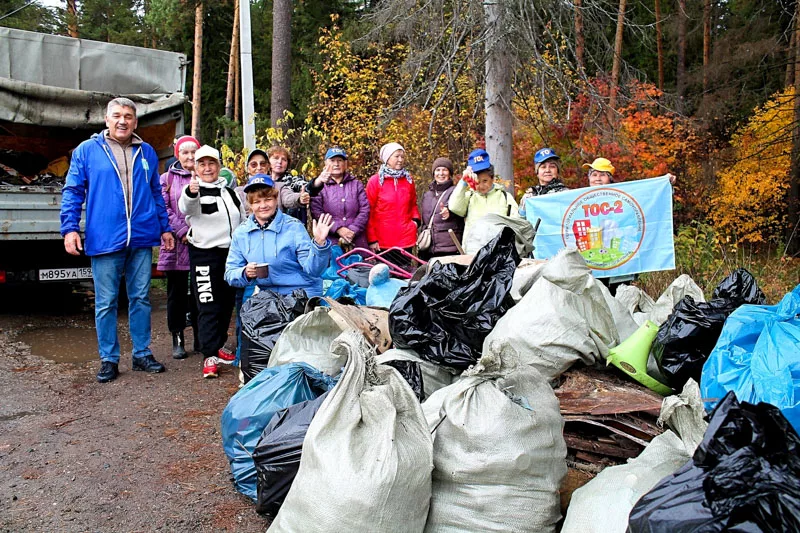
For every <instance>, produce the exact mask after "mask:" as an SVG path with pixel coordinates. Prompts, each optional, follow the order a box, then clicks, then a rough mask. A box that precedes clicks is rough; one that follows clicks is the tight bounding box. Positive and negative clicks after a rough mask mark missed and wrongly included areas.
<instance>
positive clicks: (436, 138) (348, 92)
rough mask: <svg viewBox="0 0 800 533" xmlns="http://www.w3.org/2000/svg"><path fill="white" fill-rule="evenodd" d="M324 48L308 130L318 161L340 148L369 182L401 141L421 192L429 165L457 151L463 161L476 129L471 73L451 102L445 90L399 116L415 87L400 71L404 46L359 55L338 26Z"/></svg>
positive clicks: (327, 33) (324, 34)
mask: <svg viewBox="0 0 800 533" xmlns="http://www.w3.org/2000/svg"><path fill="white" fill-rule="evenodd" d="M319 43H320V45H321V48H322V50H321V55H322V56H323V57H324V58H325V61H324V64H323V66H322V69H321V72H316V73H314V85H315V88H316V91H315V93H314V98H313V100H312V102H311V105H310V107H309V118H308V123H309V126H310V127H311V126H313V127H314V128H315V129H316V130H317V131H318V133H319V138H320V141H321V142H320V144H319V146H318V150H317V151H318V153H319V155H320V156H321V155H322V154H324V152H325V150H326V149H327V148H328V147H330V146H333V145H337V146H341V147H342V148H344V149H345V150H346V151H347V154H348V163H349V165H348V166H349V167H350V171H351V172H352V173H353V174H354V175H356V176H359V177H361V178H362V179H365V178H366V177H368V176H370V175H372V174H374V173H376V172H377V170H378V167H379V166H380V160H379V157H378V151H379V149H380V147H381V146H382V145H383V144H385V143H387V142H399V143H400V144H402V145H403V146H404V147H405V149H406V154H407V158H406V164H407V167H408V168H409V170H410V171H411V173H412V175H414V176H415V178H417V182H418V192H420V191H421V189H422V188H423V187H425V186H426V184H427V182H429V180H430V179H431V176H430V164H431V162H432V161H433V160H434V159H435V158H436V157H439V156H441V155H451V154H453V152H454V151H455V152H457V155H460V152H461V151H462V150H463V148H464V147H465V146H467V147H469V146H472V144H473V143H474V142H475V139H476V135H475V134H474V132H473V128H471V127H470V124H471V122H472V120H473V117H474V113H473V111H474V103H475V102H477V101H479V100H478V98H477V92H476V91H477V87H475V84H474V83H470V82H469V76H468V75H467V74H464V75H462V76H461V77H460V78H458V79H457V80H456V82H455V91H453V93H450V94H448V95H447V96H446V97H444V96H443V94H444V92H443V89H442V87H441V86H440V87H439V88H438V89H437V90H436V91H434V94H433V95H432V96H431V98H430V102H431V105H429V106H427V107H426V106H423V105H420V104H409V105H406V106H404V107H403V108H402V109H400V110H396V109H394V108H393V103H394V102H395V101H397V99H398V97H399V96H400V95H401V94H402V92H401V91H403V90H404V89H405V88H406V87H408V86H409V84H410V79H409V78H408V77H407V76H408V75H407V74H404V73H403V72H402V69H401V68H400V65H402V63H403V60H404V59H405V57H406V56H407V54H408V49H407V46H406V45H403V44H394V45H390V46H385V47H382V48H378V47H375V46H370V47H369V48H367V49H366V50H365V51H363V52H359V53H356V52H355V51H354V50H353V49H352V47H351V45H350V43H348V42H346V41H344V40H343V39H342V35H341V32H340V31H339V29H338V28H337V27H335V26H334V27H333V28H332V29H331V30H327V29H323V30H321V36H320V38H319ZM470 103H472V104H473V106H472V107H471V106H470ZM432 106H435V107H436V109H437V111H436V112H435V113H434V112H433V111H432ZM457 155H456V157H457Z"/></svg>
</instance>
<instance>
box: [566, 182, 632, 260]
mask: <svg viewBox="0 0 800 533" xmlns="http://www.w3.org/2000/svg"><path fill="white" fill-rule="evenodd" d="M644 230H645V220H644V213H643V212H642V208H641V207H640V206H639V204H638V203H637V202H636V200H635V199H634V198H633V197H632V196H630V195H628V194H626V193H624V192H622V191H620V190H619V189H613V188H607V187H602V188H592V189H590V190H588V191H587V192H585V193H584V194H582V195H580V196H578V197H577V198H576V199H575V201H574V202H572V203H571V204H570V206H569V207H568V208H567V211H566V212H565V213H564V219H563V220H562V222H561V237H562V239H563V240H564V245H565V246H568V247H574V248H577V249H578V251H580V254H581V255H582V256H583V258H584V259H585V260H586V264H587V265H588V266H589V268H592V269H595V270H611V269H613V268H617V267H619V266H621V265H623V264H625V263H627V262H628V261H630V259H631V258H632V257H633V256H634V255H636V252H637V251H639V247H640V246H641V245H642V240H643V239H644Z"/></svg>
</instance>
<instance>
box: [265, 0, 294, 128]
mask: <svg viewBox="0 0 800 533" xmlns="http://www.w3.org/2000/svg"><path fill="white" fill-rule="evenodd" d="M291 87H292V0H274V1H273V2H272V101H271V102H270V123H271V124H272V127H273V128H275V127H277V126H278V121H279V120H281V119H283V115H284V112H285V111H288V110H289V106H290V105H291V103H292V102H291Z"/></svg>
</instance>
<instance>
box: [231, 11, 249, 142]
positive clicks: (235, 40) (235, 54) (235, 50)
mask: <svg viewBox="0 0 800 533" xmlns="http://www.w3.org/2000/svg"><path fill="white" fill-rule="evenodd" d="M248 1H249V0H248ZM238 62H239V0H234V2H233V34H232V37H231V53H230V54H229V55H228V87H227V90H226V92H225V117H226V118H227V119H228V120H233V100H234V96H233V93H234V92H235V91H236V63H238ZM230 136H231V129H230V127H228V126H226V127H225V137H226V138H227V137H230Z"/></svg>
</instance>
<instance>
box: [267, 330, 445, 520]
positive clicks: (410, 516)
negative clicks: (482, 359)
mask: <svg viewBox="0 0 800 533" xmlns="http://www.w3.org/2000/svg"><path fill="white" fill-rule="evenodd" d="M331 349H332V351H333V352H334V353H335V354H336V355H339V356H342V357H345V358H346V359H347V364H346V366H345V369H344V372H343V373H342V376H341V377H340V379H339V383H338V384H337V385H336V387H334V388H333V390H331V392H329V393H328V397H327V398H326V399H325V402H324V403H323V404H322V406H321V407H320V409H319V411H318V412H317V414H316V416H315V417H314V420H313V421H312V422H311V425H310V426H309V428H308V433H306V437H305V441H304V442H303V451H302V456H301V459H300V468H299V470H298V472H297V477H296V478H295V480H294V483H293V484H292V488H291V489H290V490H289V494H288V495H287V496H286V500H285V501H284V503H283V505H282V506H281V510H280V511H279V512H278V515H277V516H276V517H275V520H274V521H273V522H272V525H271V526H270V527H269V529H268V531H274V532H296V533H316V532H319V533H330V532H332V531H354V532H355V531H380V532H386V533H392V532H397V533H401V532H402V533H406V532H414V531H422V530H423V528H424V527H425V519H426V517H427V514H428V506H429V504H430V497H431V470H432V468H433V457H432V453H433V452H432V442H431V436H430V432H429V430H428V427H427V424H426V422H425V418H424V416H423V414H422V408H421V407H420V405H419V402H418V401H417V398H416V396H414V393H413V392H412V390H411V388H410V387H409V386H408V384H406V382H405V381H404V380H403V378H402V377H401V376H400V374H399V373H398V372H397V371H396V370H395V369H393V368H390V367H387V366H384V365H378V364H376V363H375V361H374V359H373V358H372V357H373V356H374V353H375V351H374V348H373V347H371V346H370V345H369V344H368V343H367V341H366V339H365V338H364V336H363V335H361V334H360V333H357V332H355V331H346V332H344V333H342V334H341V336H339V337H338V338H337V339H336V340H335V341H334V343H333V345H332V347H331Z"/></svg>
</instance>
